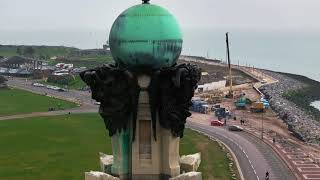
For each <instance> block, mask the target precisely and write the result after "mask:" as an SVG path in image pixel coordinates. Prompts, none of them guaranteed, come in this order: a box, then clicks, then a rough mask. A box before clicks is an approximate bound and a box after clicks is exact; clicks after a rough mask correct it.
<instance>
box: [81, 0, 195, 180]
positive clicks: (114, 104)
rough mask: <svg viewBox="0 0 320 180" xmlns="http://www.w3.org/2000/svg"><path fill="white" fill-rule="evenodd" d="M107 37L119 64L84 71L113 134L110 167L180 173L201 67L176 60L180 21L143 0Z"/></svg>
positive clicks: (122, 172) (151, 174)
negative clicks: (182, 143) (181, 147)
mask: <svg viewBox="0 0 320 180" xmlns="http://www.w3.org/2000/svg"><path fill="white" fill-rule="evenodd" d="M109 42H110V50H111V54H112V57H113V59H114V61H115V64H108V65H104V66H102V67H97V68H94V69H91V70H87V71H84V72H82V73H81V74H80V76H81V78H82V79H83V81H84V82H86V84H87V85H88V86H90V88H91V90H92V98H93V99H95V100H96V101H98V102H100V103H101V104H100V109H99V113H100V115H101V117H102V118H103V120H104V122H105V126H106V128H107V131H108V132H109V135H110V136H111V137H112V138H111V139H112V151H113V163H112V165H111V168H104V169H108V170H106V171H108V172H106V173H108V174H111V175H113V176H116V177H119V178H120V179H121V180H124V179H125V180H127V179H132V180H141V179H154V180H162V179H164V180H168V179H169V178H171V177H177V176H179V175H180V172H181V171H180V164H179V162H180V160H179V158H180V156H179V142H180V138H181V137H183V132H184V128H185V123H186V119H187V117H189V116H190V115H191V113H190V112H189V106H190V105H191V99H192V97H193V96H194V90H195V89H196V88H197V83H198V82H199V80H200V77H201V70H200V69H199V68H198V67H197V66H195V65H191V64H180V65H178V64H177V60H178V58H179V56H180V54H181V50H182V43H183V40H182V33H181V30H180V28H179V25H178V22H177V21H176V19H175V18H174V16H173V15H172V14H171V13H170V12H169V11H167V10H166V9H164V8H162V7H160V6H156V5H152V4H150V3H149V1H148V0H143V3H142V4H140V5H136V6H133V7H131V8H129V9H127V10H125V11H124V12H123V13H121V14H120V15H119V16H118V18H117V19H116V20H115V22H114V24H113V26H112V28H111V31H110V36H109ZM107 166H108V167H109V166H110V164H107ZM103 167H105V166H104V165H103ZM103 171H105V170H103ZM109 171H110V172H109Z"/></svg>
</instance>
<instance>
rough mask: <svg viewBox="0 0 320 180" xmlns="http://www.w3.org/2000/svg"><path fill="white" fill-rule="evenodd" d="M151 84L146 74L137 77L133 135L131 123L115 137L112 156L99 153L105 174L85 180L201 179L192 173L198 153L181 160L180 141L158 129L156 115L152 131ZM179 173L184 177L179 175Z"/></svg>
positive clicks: (90, 176)
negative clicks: (114, 179)
mask: <svg viewBox="0 0 320 180" xmlns="http://www.w3.org/2000/svg"><path fill="white" fill-rule="evenodd" d="M150 81H151V78H150V77H149V76H147V75H140V76H138V85H139V86H140V89H141V90H140V94H139V101H138V111H137V119H136V122H135V123H136V124H135V132H133V129H134V128H133V126H134V124H132V122H134V121H130V122H129V124H128V128H127V130H122V131H121V132H120V133H119V132H117V133H116V134H114V135H113V136H112V150H113V156H108V155H104V154H100V163H101V170H102V171H103V172H104V173H102V174H99V173H98V172H95V173H92V172H90V173H86V180H113V179H112V178H117V179H121V180H169V179H172V180H201V173H198V172H194V171H196V170H197V168H198V167H199V164H200V162H201V160H200V154H195V155H190V156H183V157H182V158H181V159H180V156H179V144H180V138H179V137H174V136H173V135H172V132H171V130H168V129H164V128H162V127H161V126H160V123H159V115H157V119H156V122H155V123H156V128H155V131H156V132H153V131H154V129H153V128H152V118H151V108H150V104H149V93H148V87H149V84H150ZM133 134H135V138H134V141H132V139H133V138H132V137H133ZM154 134H156V139H155V138H154ZM180 166H181V167H182V169H181V168H180ZM190 171H192V172H190ZM181 172H183V173H184V174H180V173H181ZM185 172H186V173H185ZM105 173H106V174H105ZM108 174H111V175H112V176H111V175H108ZM101 178H105V179H101Z"/></svg>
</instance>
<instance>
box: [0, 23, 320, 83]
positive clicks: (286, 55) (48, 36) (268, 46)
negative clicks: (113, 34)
mask: <svg viewBox="0 0 320 180" xmlns="http://www.w3.org/2000/svg"><path fill="white" fill-rule="evenodd" d="M182 30H183V36H184V46H183V52H182V54H184V55H193V56H203V57H207V58H212V59H220V60H222V61H225V59H226V42H225V33H226V32H227V31H228V32H229V41H230V55H231V62H232V64H239V65H245V66H251V67H252V66H254V67H257V68H263V69H270V70H274V71H282V72H288V73H294V74H300V75H304V76H307V77H309V78H312V79H314V80H317V81H320V70H319V69H320V31H319V32H315V31H308V32H306V31H298V30H290V31H289V30H287V31H286V30H269V31H267V30H253V29H252V30H243V29H240V30H239V29H228V28H224V29H221V28H220V29H218V28H212V27H210V28H198V27H192V28H182ZM108 34H109V29H108V28H106V30H89V29H88V30H83V29H82V30H79V29H77V30H32V31H31V30H0V44H15V45H21V44H24V45H63V46H71V47H77V48H81V49H87V48H101V47H102V45H103V44H104V43H106V41H107V39H108Z"/></svg>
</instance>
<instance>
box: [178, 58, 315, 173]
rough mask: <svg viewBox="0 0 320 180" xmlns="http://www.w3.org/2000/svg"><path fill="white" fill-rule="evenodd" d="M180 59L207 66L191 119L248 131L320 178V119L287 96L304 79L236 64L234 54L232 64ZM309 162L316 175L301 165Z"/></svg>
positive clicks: (292, 163)
mask: <svg viewBox="0 0 320 180" xmlns="http://www.w3.org/2000/svg"><path fill="white" fill-rule="evenodd" d="M180 61H181V62H184V63H192V64H196V65H198V66H199V67H201V68H202V81H201V82H200V84H199V87H198V89H197V90H196V95H195V97H194V99H193V101H192V102H193V105H192V107H191V111H193V112H194V113H193V115H192V117H191V118H189V121H190V122H196V123H201V124H203V125H206V126H221V128H223V127H226V128H227V129H228V130H229V131H245V132H247V133H249V134H251V135H253V136H255V137H256V138H259V139H261V140H262V141H263V142H265V143H266V144H269V145H270V146H271V147H272V148H273V150H274V151H275V152H276V153H277V154H278V155H279V156H280V157H281V158H282V160H283V161H285V162H286V164H287V165H288V166H289V167H290V169H291V170H292V171H293V172H296V176H297V177H300V179H309V178H308V177H316V178H318V175H314V174H320V173H319V171H320V167H319V166H320V146H319V144H320V132H319V127H320V123H319V121H317V120H315V119H314V118H312V116H310V115H308V114H306V113H305V112H303V111H302V110H301V109H299V108H298V107H297V106H296V105H294V104H293V103H292V102H290V101H288V100H286V99H284V98H282V93H284V92H286V91H289V90H292V89H297V88H303V87H304V85H303V84H302V83H301V82H297V81H295V80H293V79H290V78H289V77H286V76H284V75H280V74H279V73H275V72H271V71H266V70H262V69H256V68H251V67H243V66H236V65H232V64H231V63H230V59H229V64H223V63H221V62H217V61H211V60H199V59H198V60H195V59H192V58H184V59H183V60H180ZM206 85H207V87H206V88H203V87H205V86H206ZM300 161H301V162H303V163H302V164H299V163H300ZM304 163H306V164H311V165H310V166H309V165H308V167H310V168H311V169H313V170H315V171H312V172H311V170H310V169H309V172H311V175H310V173H309V172H308V171H307V172H304V171H303V168H301V167H307V166H306V164H304ZM308 173H309V174H308ZM312 174H313V175H312Z"/></svg>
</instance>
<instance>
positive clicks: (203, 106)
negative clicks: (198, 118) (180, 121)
mask: <svg viewBox="0 0 320 180" xmlns="http://www.w3.org/2000/svg"><path fill="white" fill-rule="evenodd" d="M191 102H192V106H191V107H190V110H191V111H193V112H198V113H202V114H208V113H209V111H210V108H209V105H208V103H207V102H205V101H202V100H192V101H191Z"/></svg>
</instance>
